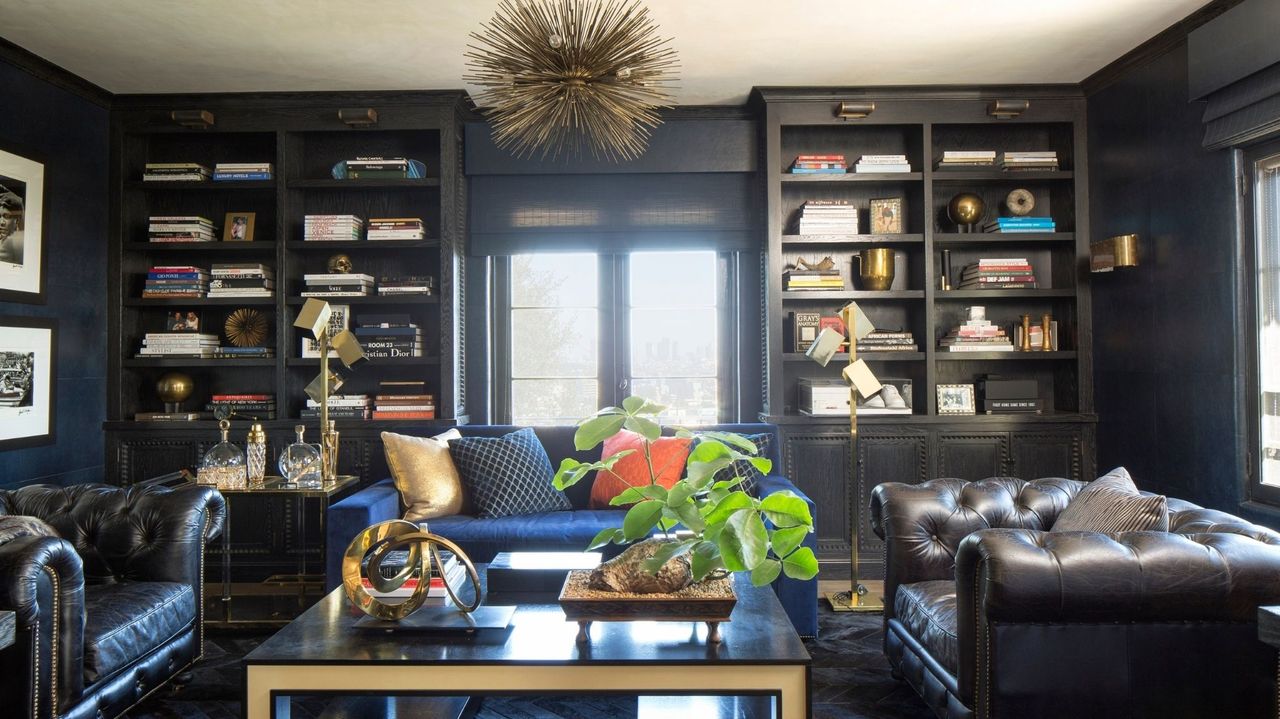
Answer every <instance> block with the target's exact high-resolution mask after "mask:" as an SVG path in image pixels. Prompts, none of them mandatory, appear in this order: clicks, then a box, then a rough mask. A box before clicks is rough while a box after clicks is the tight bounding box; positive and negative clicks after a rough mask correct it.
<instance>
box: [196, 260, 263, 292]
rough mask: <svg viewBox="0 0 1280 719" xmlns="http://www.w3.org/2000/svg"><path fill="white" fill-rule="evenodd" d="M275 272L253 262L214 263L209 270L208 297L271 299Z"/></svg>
mask: <svg viewBox="0 0 1280 719" xmlns="http://www.w3.org/2000/svg"><path fill="white" fill-rule="evenodd" d="M275 288H276V275H275V271H274V270H272V269H271V268H270V267H267V266H266V265H263V264H259V263H254V262H224V263H216V262H215V263H214V264H213V266H212V267H211V268H210V269H209V297H271V296H273V295H274V294H275Z"/></svg>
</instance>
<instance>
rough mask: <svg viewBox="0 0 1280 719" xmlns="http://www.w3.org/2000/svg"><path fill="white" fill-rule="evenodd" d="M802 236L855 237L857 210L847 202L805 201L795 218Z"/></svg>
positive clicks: (856, 232)
mask: <svg viewBox="0 0 1280 719" xmlns="http://www.w3.org/2000/svg"><path fill="white" fill-rule="evenodd" d="M796 232H798V233H799V234H802V235H856V234H858V208H856V207H854V206H853V203H852V202H850V201H849V200H806V201H805V202H804V204H802V205H800V212H799V213H797V217H796Z"/></svg>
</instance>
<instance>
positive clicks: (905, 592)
mask: <svg viewBox="0 0 1280 719" xmlns="http://www.w3.org/2000/svg"><path fill="white" fill-rule="evenodd" d="M894 611H895V612H896V613H897V617H898V621H900V622H902V624H903V625H904V626H906V628H907V629H908V630H909V631H910V632H911V636H913V637H915V638H916V640H918V641H919V642H920V643H921V644H923V645H924V647H925V648H926V649H928V650H929V655H930V656H932V657H933V658H934V659H936V660H937V661H938V663H939V664H941V665H942V666H943V667H944V668H945V669H946V670H947V671H949V672H951V673H952V674H953V675H956V674H959V667H960V640H959V639H958V638H957V633H956V632H957V628H958V624H957V620H956V583H955V581H954V580H951V579H940V580H932V581H928V582H915V583H913V584H903V585H901V586H899V587H898V592H897V595H896V596H895V598H894Z"/></svg>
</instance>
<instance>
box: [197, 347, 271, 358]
mask: <svg viewBox="0 0 1280 719" xmlns="http://www.w3.org/2000/svg"><path fill="white" fill-rule="evenodd" d="M275 356H276V351H275V350H274V349H272V348H271V347H237V346H236V345H222V346H221V347H219V348H218V349H217V350H215V351H214V353H213V358H214V359H271V358H272V357H275Z"/></svg>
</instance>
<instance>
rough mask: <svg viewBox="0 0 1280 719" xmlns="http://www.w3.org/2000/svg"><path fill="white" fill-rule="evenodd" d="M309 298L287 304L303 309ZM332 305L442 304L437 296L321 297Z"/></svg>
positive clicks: (298, 299)
mask: <svg viewBox="0 0 1280 719" xmlns="http://www.w3.org/2000/svg"><path fill="white" fill-rule="evenodd" d="M308 299H310V298H309V297H290V298H289V299H288V300H286V301H285V304H287V305H289V306H290V307H301V306H302V305H304V304H306V303H307V300H308ZM319 299H322V300H325V301H326V302H329V303H330V304H337V305H435V304H439V303H440V298H439V297H438V296H437V295H407V296H391V295H365V296H364V297H354V296H352V297H341V296H339V297H332V296H331V297H321V298H319Z"/></svg>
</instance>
